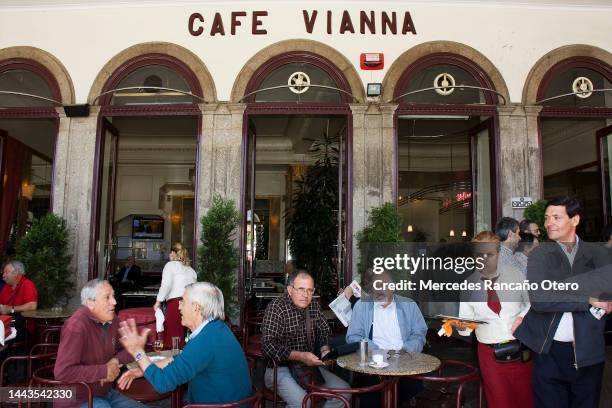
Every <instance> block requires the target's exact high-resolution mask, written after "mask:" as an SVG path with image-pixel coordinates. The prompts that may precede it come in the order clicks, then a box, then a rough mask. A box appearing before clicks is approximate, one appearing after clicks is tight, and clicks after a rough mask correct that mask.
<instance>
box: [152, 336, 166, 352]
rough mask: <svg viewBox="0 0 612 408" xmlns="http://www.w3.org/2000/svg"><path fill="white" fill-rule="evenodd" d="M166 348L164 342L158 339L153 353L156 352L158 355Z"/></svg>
mask: <svg viewBox="0 0 612 408" xmlns="http://www.w3.org/2000/svg"><path fill="white" fill-rule="evenodd" d="M163 348H164V341H163V340H160V339H156V340H155V341H154V342H153V351H155V352H156V353H159V352H160V351H162V350H163Z"/></svg>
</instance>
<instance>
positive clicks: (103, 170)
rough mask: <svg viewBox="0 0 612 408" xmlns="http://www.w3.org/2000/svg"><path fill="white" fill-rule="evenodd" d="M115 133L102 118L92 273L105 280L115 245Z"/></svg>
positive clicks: (108, 273) (107, 276) (117, 138)
mask: <svg viewBox="0 0 612 408" xmlns="http://www.w3.org/2000/svg"><path fill="white" fill-rule="evenodd" d="M118 140H119V132H118V131H117V129H116V128H115V127H114V126H113V125H112V124H111V123H110V122H109V121H108V120H107V119H103V125H102V141H101V146H102V147H101V152H100V154H101V157H100V163H101V165H100V176H99V179H98V180H99V195H98V197H99V199H98V234H97V239H96V263H95V268H96V269H95V271H94V276H95V277H98V278H103V279H108V278H109V277H110V276H112V273H113V267H114V265H113V259H115V256H114V251H115V248H116V247H117V243H116V239H115V235H114V233H113V224H114V218H115V217H114V213H115V186H116V179H117V149H118Z"/></svg>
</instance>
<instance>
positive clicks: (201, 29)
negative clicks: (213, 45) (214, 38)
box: [188, 13, 204, 37]
mask: <svg viewBox="0 0 612 408" xmlns="http://www.w3.org/2000/svg"><path fill="white" fill-rule="evenodd" d="M196 20H200V22H201V23H203V22H204V17H202V15H201V14H200V13H193V14H192V15H190V16H189V25H188V28H189V33H190V34H191V35H193V36H194V37H197V36H198V35H201V34H202V33H203V32H204V27H202V26H200V27H198V28H197V29H194V23H195V21H196Z"/></svg>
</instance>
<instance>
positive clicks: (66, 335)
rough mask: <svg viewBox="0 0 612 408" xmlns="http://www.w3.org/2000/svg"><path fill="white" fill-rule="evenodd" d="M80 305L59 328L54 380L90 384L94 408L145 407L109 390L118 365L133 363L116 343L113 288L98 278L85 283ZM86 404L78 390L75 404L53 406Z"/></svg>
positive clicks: (117, 320)
mask: <svg viewBox="0 0 612 408" xmlns="http://www.w3.org/2000/svg"><path fill="white" fill-rule="evenodd" d="M81 304H82V306H81V307H80V308H79V309H78V310H77V311H76V312H74V314H73V315H72V316H71V317H70V319H68V320H67V321H66V323H64V327H63V328H62V334H61V340H60V344H59V350H58V352H57V361H56V362H55V378H56V379H57V380H60V381H67V382H75V381H85V382H87V383H89V384H90V385H91V387H92V390H93V396H94V407H95V408H110V407H113V408H144V407H146V406H145V405H143V404H141V403H139V402H137V401H134V400H132V399H130V398H127V397H126V396H124V395H123V394H121V393H120V392H118V391H116V390H114V389H113V387H112V385H113V382H114V381H115V379H116V378H117V376H119V368H120V367H121V365H122V364H126V363H128V362H130V361H132V360H133V358H132V357H131V356H130V354H129V353H127V352H126V351H125V350H122V349H121V347H120V342H119V341H118V334H117V333H118V332H117V329H118V328H119V319H118V318H117V317H116V316H115V305H116V304H117V301H116V300H115V294H114V291H113V288H112V286H111V285H110V284H109V283H108V281H105V280H101V279H93V280H91V281H89V282H87V283H86V284H85V286H84V287H83V289H82V290H81ZM120 350H121V351H120ZM86 401H87V395H86V394H85V393H84V390H81V389H78V388H77V401H76V402H74V403H71V404H68V403H67V404H56V406H61V407H63V408H68V407H71V408H72V407H79V406H82V407H86V406H87V402H86Z"/></svg>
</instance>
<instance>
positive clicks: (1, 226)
mask: <svg viewBox="0 0 612 408" xmlns="http://www.w3.org/2000/svg"><path fill="white" fill-rule="evenodd" d="M60 100H61V96H60V91H59V87H58V85H57V81H56V80H55V78H54V77H53V75H52V74H51V73H50V71H49V70H48V69H47V68H45V67H44V66H42V65H40V64H39V63H37V62H35V61H33V60H28V59H23V58H16V59H9V60H4V61H0V181H1V183H0V213H1V214H2V217H1V218H2V219H1V220H0V257H2V256H3V255H4V254H5V253H14V251H15V249H16V248H17V246H18V244H19V241H20V240H21V238H22V237H23V236H24V235H25V234H26V233H27V232H28V230H29V228H30V226H31V225H32V221H33V219H34V218H39V217H41V216H43V215H45V214H46V213H47V212H49V211H50V210H51V197H52V191H53V164H54V158H55V143H56V137H57V129H58V127H57V112H56V110H55V107H56V106H58V105H60V104H61V102H60ZM30 115H33V117H31V116H30Z"/></svg>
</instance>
